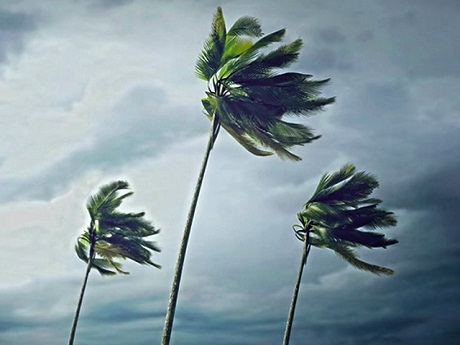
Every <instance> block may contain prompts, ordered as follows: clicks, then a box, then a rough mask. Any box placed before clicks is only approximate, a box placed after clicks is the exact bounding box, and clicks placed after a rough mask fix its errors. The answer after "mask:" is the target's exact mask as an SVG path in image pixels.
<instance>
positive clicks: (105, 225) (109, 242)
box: [75, 181, 160, 275]
mask: <svg viewBox="0 0 460 345" xmlns="http://www.w3.org/2000/svg"><path fill="white" fill-rule="evenodd" d="M128 188H129V185H128V183H127V182H126V181H114V182H111V183H109V184H107V185H105V186H102V187H101V189H100V190H99V192H98V193H96V194H95V195H93V196H92V197H91V198H90V199H89V201H88V202H87V204H86V208H87V209H88V212H89V214H90V217H91V223H90V226H89V227H88V228H87V229H86V230H85V231H84V233H83V234H82V235H81V236H80V237H79V238H78V241H77V244H76V246H75V251H76V252H77V255H78V257H79V258H80V259H81V260H83V261H84V262H86V263H89V261H91V266H92V268H95V269H97V270H98V271H99V273H100V274H102V275H114V274H116V273H123V274H127V273H128V272H126V271H123V270H122V265H121V263H119V262H117V261H115V260H116V259H130V260H133V261H135V262H137V263H139V264H148V265H152V266H154V267H157V268H160V265H158V264H156V263H154V262H152V261H151V260H150V257H151V250H153V251H156V252H159V251H160V249H159V248H158V247H157V245H156V243H155V242H151V241H147V240H145V237H148V236H152V235H155V234H157V233H158V232H159V230H158V229H156V228H155V227H154V226H153V225H152V224H151V222H149V221H147V220H146V219H144V215H145V213H144V212H139V213H124V212H120V211H118V210H117V208H118V207H119V206H120V205H121V203H122V201H123V199H125V198H126V197H128V196H130V195H132V194H133V192H131V191H128V192H125V193H120V192H121V191H122V190H126V189H128Z"/></svg>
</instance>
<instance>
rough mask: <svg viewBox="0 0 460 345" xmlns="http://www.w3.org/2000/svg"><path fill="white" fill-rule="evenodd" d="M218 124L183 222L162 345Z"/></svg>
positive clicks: (166, 339)
mask: <svg viewBox="0 0 460 345" xmlns="http://www.w3.org/2000/svg"><path fill="white" fill-rule="evenodd" d="M219 128H220V122H219V119H218V117H217V116H216V115H214V116H213V120H212V126H211V132H210V134H209V139H208V144H207V147H206V152H205V155H204V158H203V162H202V164H201V170H200V173H199V175H198V181H197V183H196V186H195V192H194V193H193V198H192V203H191V205H190V210H189V212H188V216H187V220H186V222H185V228H184V232H183V234H182V241H181V244H180V248H179V255H178V258H177V263H176V269H175V271H174V277H173V282H172V286H171V293H170V295H169V304H168V309H167V311H166V319H165V325H164V328H163V338H162V341H161V344H162V345H169V342H170V339H171V332H172V327H173V322H174V314H175V313H176V304H177V297H178V295H179V286H180V281H181V277H182V270H183V268H184V261H185V253H186V251H187V244H188V240H189V237H190V231H191V228H192V223H193V217H194V216H195V209H196V205H197V202H198V197H199V195H200V190H201V185H202V183H203V177H204V173H205V171H206V166H207V164H208V159H209V154H210V153H211V150H212V147H213V145H214V142H215V140H216V138H217V134H218V132H219Z"/></svg>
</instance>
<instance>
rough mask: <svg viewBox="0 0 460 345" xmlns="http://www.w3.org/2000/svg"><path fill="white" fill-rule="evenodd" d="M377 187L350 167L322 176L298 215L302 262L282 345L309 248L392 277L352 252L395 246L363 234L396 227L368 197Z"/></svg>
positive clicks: (373, 180)
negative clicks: (364, 248) (315, 248)
mask: <svg viewBox="0 0 460 345" xmlns="http://www.w3.org/2000/svg"><path fill="white" fill-rule="evenodd" d="M378 186H379V183H378V181H377V180H376V178H375V177H374V176H372V175H370V174H368V173H366V172H357V171H356V168H355V166H354V165H352V164H347V165H345V166H343V167H342V168H341V169H340V170H339V171H337V172H334V173H332V174H326V175H324V176H323V177H322V178H321V180H320V182H319V184H318V187H317V188H316V190H315V192H314V193H313V196H312V197H311V198H310V200H308V201H307V203H306V204H305V205H304V207H303V209H302V211H301V212H299V213H298V215H297V216H298V219H299V221H300V225H294V231H295V234H296V236H297V238H298V239H299V240H301V241H302V242H303V251H302V259H301V263H300V269H299V272H298V276H297V281H296V284H295V287H294V293H293V297H292V302H291V307H290V310H289V316H288V321H287V324H286V331H285V334H284V341H283V344H284V345H287V344H289V339H290V335H291V328H292V323H293V319H294V312H295V307H296V302H297V296H298V293H299V288H300V281H301V279H302V273H303V269H304V267H305V265H306V263H307V257H308V254H309V252H310V248H311V246H314V247H318V248H328V249H331V250H333V251H334V252H335V253H336V254H338V255H339V256H340V257H342V258H343V259H345V260H346V261H348V262H349V263H350V264H352V265H353V266H355V267H356V268H358V269H361V270H365V271H369V272H372V273H375V274H379V275H380V274H385V275H391V274H393V270H391V269H389V268H386V267H382V266H377V265H373V264H370V263H367V262H365V261H362V260H360V259H359V258H358V256H357V254H356V253H355V251H354V248H357V247H362V246H364V247H368V248H377V247H381V248H386V247H387V246H390V245H393V244H396V243H398V241H397V240H395V239H387V238H386V237H385V235H384V234H381V233H377V232H374V231H365V230H362V228H366V229H369V230H374V229H376V228H384V227H390V226H395V225H396V219H395V217H394V215H393V213H392V212H388V211H386V210H384V209H381V208H379V204H380V203H381V200H379V199H375V198H368V197H369V195H370V194H371V193H372V192H373V190H374V189H375V188H377V187H378Z"/></svg>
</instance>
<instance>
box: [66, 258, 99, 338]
mask: <svg viewBox="0 0 460 345" xmlns="http://www.w3.org/2000/svg"><path fill="white" fill-rule="evenodd" d="M93 256H94V255H93V254H91V255H90V259H89V260H88V265H87V266H86V272H85V278H84V279H83V285H82V287H81V291H80V297H79V299H78V304H77V310H76V311H75V316H74V318H73V322H72V328H71V330H70V336H69V345H73V341H74V339H75V331H76V330H77V323H78V318H79V316H80V310H81V305H82V303H83V296H84V295H85V290H86V284H87V283H88V277H89V272H90V271H91V266H92V262H93Z"/></svg>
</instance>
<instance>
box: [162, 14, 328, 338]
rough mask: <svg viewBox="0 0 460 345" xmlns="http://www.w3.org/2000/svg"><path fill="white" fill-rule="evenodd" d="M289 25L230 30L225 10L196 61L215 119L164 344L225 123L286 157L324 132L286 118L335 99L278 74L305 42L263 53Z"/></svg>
mask: <svg viewBox="0 0 460 345" xmlns="http://www.w3.org/2000/svg"><path fill="white" fill-rule="evenodd" d="M285 31H286V30H285V29H281V30H278V31H275V32H273V33H271V34H268V35H266V36H263V34H262V30H261V27H260V24H259V21H258V20H257V19H256V18H253V17H247V16H246V17H241V18H240V19H238V20H237V21H236V22H235V24H234V25H233V26H232V27H231V28H230V29H229V30H228V31H227V29H226V26H225V21H224V16H223V13H222V9H221V8H220V7H219V8H218V9H217V12H216V14H215V16H214V20H213V23H212V29H211V34H210V36H209V38H208V39H207V41H206V43H205V45H204V48H203V50H202V52H201V54H200V56H199V58H198V61H197V63H196V73H197V75H198V77H199V78H201V79H203V80H205V81H206V82H207V83H208V90H207V92H206V97H205V98H204V99H203V100H202V104H203V108H204V114H205V115H206V117H207V118H208V119H209V120H210V121H211V130H210V133H209V139H208V144H207V147H206V151H205V155H204V159H203V163H202V166H201V170H200V173H199V177H198V182H197V184H196V187H195V192H194V195H193V199H192V203H191V206H190V211H189V214H188V216H187V220H186V224H185V229H184V232H183V238H182V242H181V245H180V249H179V256H178V259H177V265H176V269H175V272H174V278H173V283H172V288H171V294H170V298H169V305H168V309H167V314H166V320H165V327H164V330H163V340H162V344H163V345H166V344H169V341H170V336H171V331H172V325H173V319H174V314H175V309H176V303H177V297H178V293H179V285H180V280H181V276H182V269H183V265H184V260H185V253H186V249H187V243H188V239H189V236H190V230H191V225H192V222H193V217H194V214H195V209H196V204H197V201H198V196H199V193H200V189H201V184H202V182H203V176H204V172H205V170H206V166H207V162H208V158H209V154H210V152H211V150H212V148H213V145H214V142H215V141H216V139H217V135H218V133H219V129H220V127H223V128H224V129H225V130H226V131H227V132H228V133H229V134H230V135H231V136H232V137H233V138H235V139H236V141H237V142H238V143H240V144H241V145H242V146H243V147H244V148H245V149H246V150H248V151H249V152H250V153H252V154H254V155H257V156H269V155H272V154H273V153H276V154H277V155H278V156H280V157H281V158H286V159H289V160H294V161H297V160H300V159H301V158H300V157H299V156H297V155H295V154H294V153H292V152H290V151H289V150H288V149H289V148H290V147H293V146H296V145H303V144H306V143H310V142H312V141H314V140H316V139H318V138H319V137H320V136H319V135H315V134H314V133H313V131H312V129H311V128H309V127H307V126H304V125H302V124H299V123H291V122H287V121H285V120H284V119H283V117H284V116H289V115H294V116H307V115H311V114H313V113H314V112H315V111H318V110H320V109H322V108H323V107H324V106H325V105H327V104H330V103H332V102H333V101H334V98H322V97H319V94H320V92H319V90H320V88H321V87H322V86H323V85H325V84H326V83H327V82H328V79H325V80H312V79H311V75H308V74H303V73H282V74H281V73H279V70H281V69H283V68H285V67H288V66H289V65H290V64H291V63H293V62H294V61H296V60H297V58H298V56H299V51H300V49H301V48H302V40H301V39H296V40H294V41H293V42H291V43H289V44H285V45H280V46H279V47H278V48H276V49H274V50H272V51H270V52H268V53H262V50H264V49H265V48H267V47H268V46H269V45H271V44H274V43H278V42H281V41H282V40H283V37H284V35H285Z"/></svg>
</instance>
